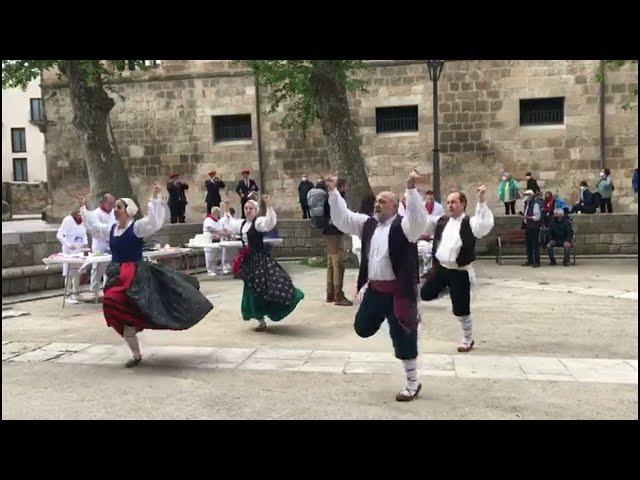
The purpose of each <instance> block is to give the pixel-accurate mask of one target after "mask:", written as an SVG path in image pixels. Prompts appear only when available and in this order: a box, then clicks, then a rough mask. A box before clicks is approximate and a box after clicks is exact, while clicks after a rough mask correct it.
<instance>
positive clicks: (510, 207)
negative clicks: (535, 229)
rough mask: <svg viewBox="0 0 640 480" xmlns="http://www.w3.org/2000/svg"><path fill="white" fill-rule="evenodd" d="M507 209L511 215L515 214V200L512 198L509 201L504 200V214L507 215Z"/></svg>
mask: <svg viewBox="0 0 640 480" xmlns="http://www.w3.org/2000/svg"><path fill="white" fill-rule="evenodd" d="M509 211H511V215H515V214H516V201H515V200H513V201H511V202H504V214H505V215H509Z"/></svg>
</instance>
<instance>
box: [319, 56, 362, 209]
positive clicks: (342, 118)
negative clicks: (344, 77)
mask: <svg viewBox="0 0 640 480" xmlns="http://www.w3.org/2000/svg"><path fill="white" fill-rule="evenodd" d="M311 63H312V65H313V67H314V68H313V69H312V71H311V77H310V81H311V91H312V95H313V100H314V105H315V109H316V114H317V116H318V118H319V119H320V124H321V126H322V132H323V133H324V136H325V138H326V141H327V152H328V154H329V163H330V164H331V167H332V168H334V169H336V170H338V173H339V175H340V177H341V178H344V179H346V180H347V182H348V185H349V190H348V195H347V203H348V205H349V207H350V208H351V209H352V210H357V209H359V208H360V203H361V201H362V199H363V198H364V197H366V196H368V195H373V191H372V190H371V185H369V178H368V177H367V172H366V170H365V168H364V160H363V158H362V153H361V152H360V145H359V141H358V138H357V137H356V134H355V130H354V123H353V121H352V119H351V112H350V111H349V102H348V99H347V90H346V88H345V86H344V84H343V82H341V81H339V75H340V74H341V70H340V61H339V60H314V61H312V62H311Z"/></svg>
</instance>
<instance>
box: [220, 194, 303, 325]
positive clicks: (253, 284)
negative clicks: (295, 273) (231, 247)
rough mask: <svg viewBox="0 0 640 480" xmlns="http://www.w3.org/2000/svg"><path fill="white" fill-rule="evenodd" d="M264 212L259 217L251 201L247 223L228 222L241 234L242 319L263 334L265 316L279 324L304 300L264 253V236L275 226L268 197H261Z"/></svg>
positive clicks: (277, 266)
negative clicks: (251, 321) (264, 213)
mask: <svg viewBox="0 0 640 480" xmlns="http://www.w3.org/2000/svg"><path fill="white" fill-rule="evenodd" d="M264 202H265V205H266V207H267V212H266V215H265V216H264V217H258V216H257V215H258V212H259V211H260V206H259V204H258V202H257V201H255V200H253V199H249V200H247V202H246V203H245V205H244V211H245V216H246V220H243V219H238V220H235V221H231V222H230V223H229V227H231V229H232V231H233V232H234V233H239V234H241V239H242V245H243V249H242V250H241V252H240V255H241V258H242V260H241V261H240V270H241V274H242V280H243V282H244V289H243V291H242V318H243V319H244V320H251V319H252V318H255V319H256V320H258V323H259V325H258V327H257V328H256V331H258V332H260V331H264V330H266V328H267V324H266V322H265V320H264V317H269V319H270V320H271V321H273V322H278V321H280V320H282V319H283V318H285V317H286V316H287V315H289V314H290V313H291V312H292V311H293V310H294V309H295V308H296V305H298V302H299V301H300V300H302V299H303V298H304V293H302V291H301V290H299V289H297V288H295V287H294V286H293V282H292V281H291V277H289V274H287V272H285V270H284V269H283V268H282V267H281V266H280V264H279V263H278V262H276V261H275V260H274V259H273V258H271V256H270V255H269V254H268V253H267V251H266V250H265V245H264V242H263V237H264V234H265V232H268V231H270V230H272V229H273V228H274V227H275V226H276V223H277V220H278V219H277V217H276V212H275V210H274V209H273V206H272V203H271V197H270V196H269V195H265V196H264Z"/></svg>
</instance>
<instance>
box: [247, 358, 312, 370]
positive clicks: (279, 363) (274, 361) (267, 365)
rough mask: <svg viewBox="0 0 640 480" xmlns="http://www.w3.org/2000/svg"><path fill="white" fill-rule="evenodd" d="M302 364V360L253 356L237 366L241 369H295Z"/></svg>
mask: <svg viewBox="0 0 640 480" xmlns="http://www.w3.org/2000/svg"><path fill="white" fill-rule="evenodd" d="M303 365H304V360H292V359H289V360H287V359H280V358H254V357H251V358H249V359H247V360H245V361H244V362H242V364H240V365H239V366H238V368H239V369H241V370H288V371H292V370H293V371H296V370H299V369H300V368H301V367H302V366H303Z"/></svg>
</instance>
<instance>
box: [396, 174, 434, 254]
mask: <svg viewBox="0 0 640 480" xmlns="http://www.w3.org/2000/svg"><path fill="white" fill-rule="evenodd" d="M412 175H413V172H412ZM416 178H417V177H416V176H410V177H409V180H408V181H407V192H406V196H407V208H406V209H405V214H404V216H403V217H402V231H403V232H404V235H405V237H407V240H409V241H410V242H413V243H415V242H417V241H418V239H419V238H420V236H421V235H422V234H423V233H424V232H425V231H426V230H427V226H428V221H429V218H428V215H427V210H426V209H425V208H424V202H423V200H422V198H421V197H420V194H419V193H418V191H417V190H416Z"/></svg>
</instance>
